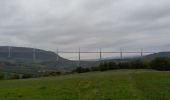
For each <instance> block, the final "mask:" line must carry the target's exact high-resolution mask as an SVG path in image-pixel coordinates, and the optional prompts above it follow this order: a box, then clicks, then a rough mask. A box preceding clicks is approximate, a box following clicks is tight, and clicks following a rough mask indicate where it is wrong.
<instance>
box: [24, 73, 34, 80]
mask: <svg viewBox="0 0 170 100" xmlns="http://www.w3.org/2000/svg"><path fill="white" fill-rule="evenodd" d="M32 77H33V76H32V75H31V74H24V75H23V76H22V78H23V79H26V78H32Z"/></svg>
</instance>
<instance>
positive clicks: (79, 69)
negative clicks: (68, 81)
mask: <svg viewBox="0 0 170 100" xmlns="http://www.w3.org/2000/svg"><path fill="white" fill-rule="evenodd" d="M89 71H90V69H89V68H83V67H77V68H76V69H75V70H74V72H77V73H85V72H89Z"/></svg>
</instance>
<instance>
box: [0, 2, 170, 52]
mask: <svg viewBox="0 0 170 100" xmlns="http://www.w3.org/2000/svg"><path fill="white" fill-rule="evenodd" d="M169 12H170V1H169V0H157V1H155V0H138V1H134V0H69V1H68V0H62V1H61V0H29V1H28V0H0V39H1V42H0V45H12V46H29V47H37V48H41V49H48V50H56V49H57V48H60V49H62V50H70V51H73V50H77V48H78V47H81V48H82V49H84V50H90V51H94V50H98V49H99V48H103V49H105V50H119V49H120V48H125V49H127V50H128V49H129V50H130V49H132V48H134V49H135V50H136V49H137V48H143V49H145V50H156V49H162V50H165V49H170V48H168V47H167V46H169V42H170V41H169V39H168V37H169V36H170V35H169V32H170V30H169V27H170V21H169V18H170V13H169Z"/></svg>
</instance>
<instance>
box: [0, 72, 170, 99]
mask: <svg viewBox="0 0 170 100" xmlns="http://www.w3.org/2000/svg"><path fill="white" fill-rule="evenodd" d="M169 77H170V73H169V72H159V71H152V70H116V71H108V72H93V73H85V74H73V75H65V76H58V77H47V78H35V79H27V80H4V81H1V82H0V100H169V99H170V92H169V90H170V85H169V83H170V78H169Z"/></svg>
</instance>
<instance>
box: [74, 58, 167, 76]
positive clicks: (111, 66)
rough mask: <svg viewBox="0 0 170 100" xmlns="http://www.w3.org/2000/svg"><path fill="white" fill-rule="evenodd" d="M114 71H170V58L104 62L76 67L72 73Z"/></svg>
mask: <svg viewBox="0 0 170 100" xmlns="http://www.w3.org/2000/svg"><path fill="white" fill-rule="evenodd" d="M115 69H154V70H160V71H169V70H170V58H168V57H158V58H155V59H154V60H151V61H148V60H140V59H139V60H134V61H127V62H118V63H116V62H113V61H104V62H101V63H100V64H99V65H98V66H97V67H91V68H83V67H78V68H77V69H76V70H74V72H78V73H84V72H89V71H107V70H115Z"/></svg>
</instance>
